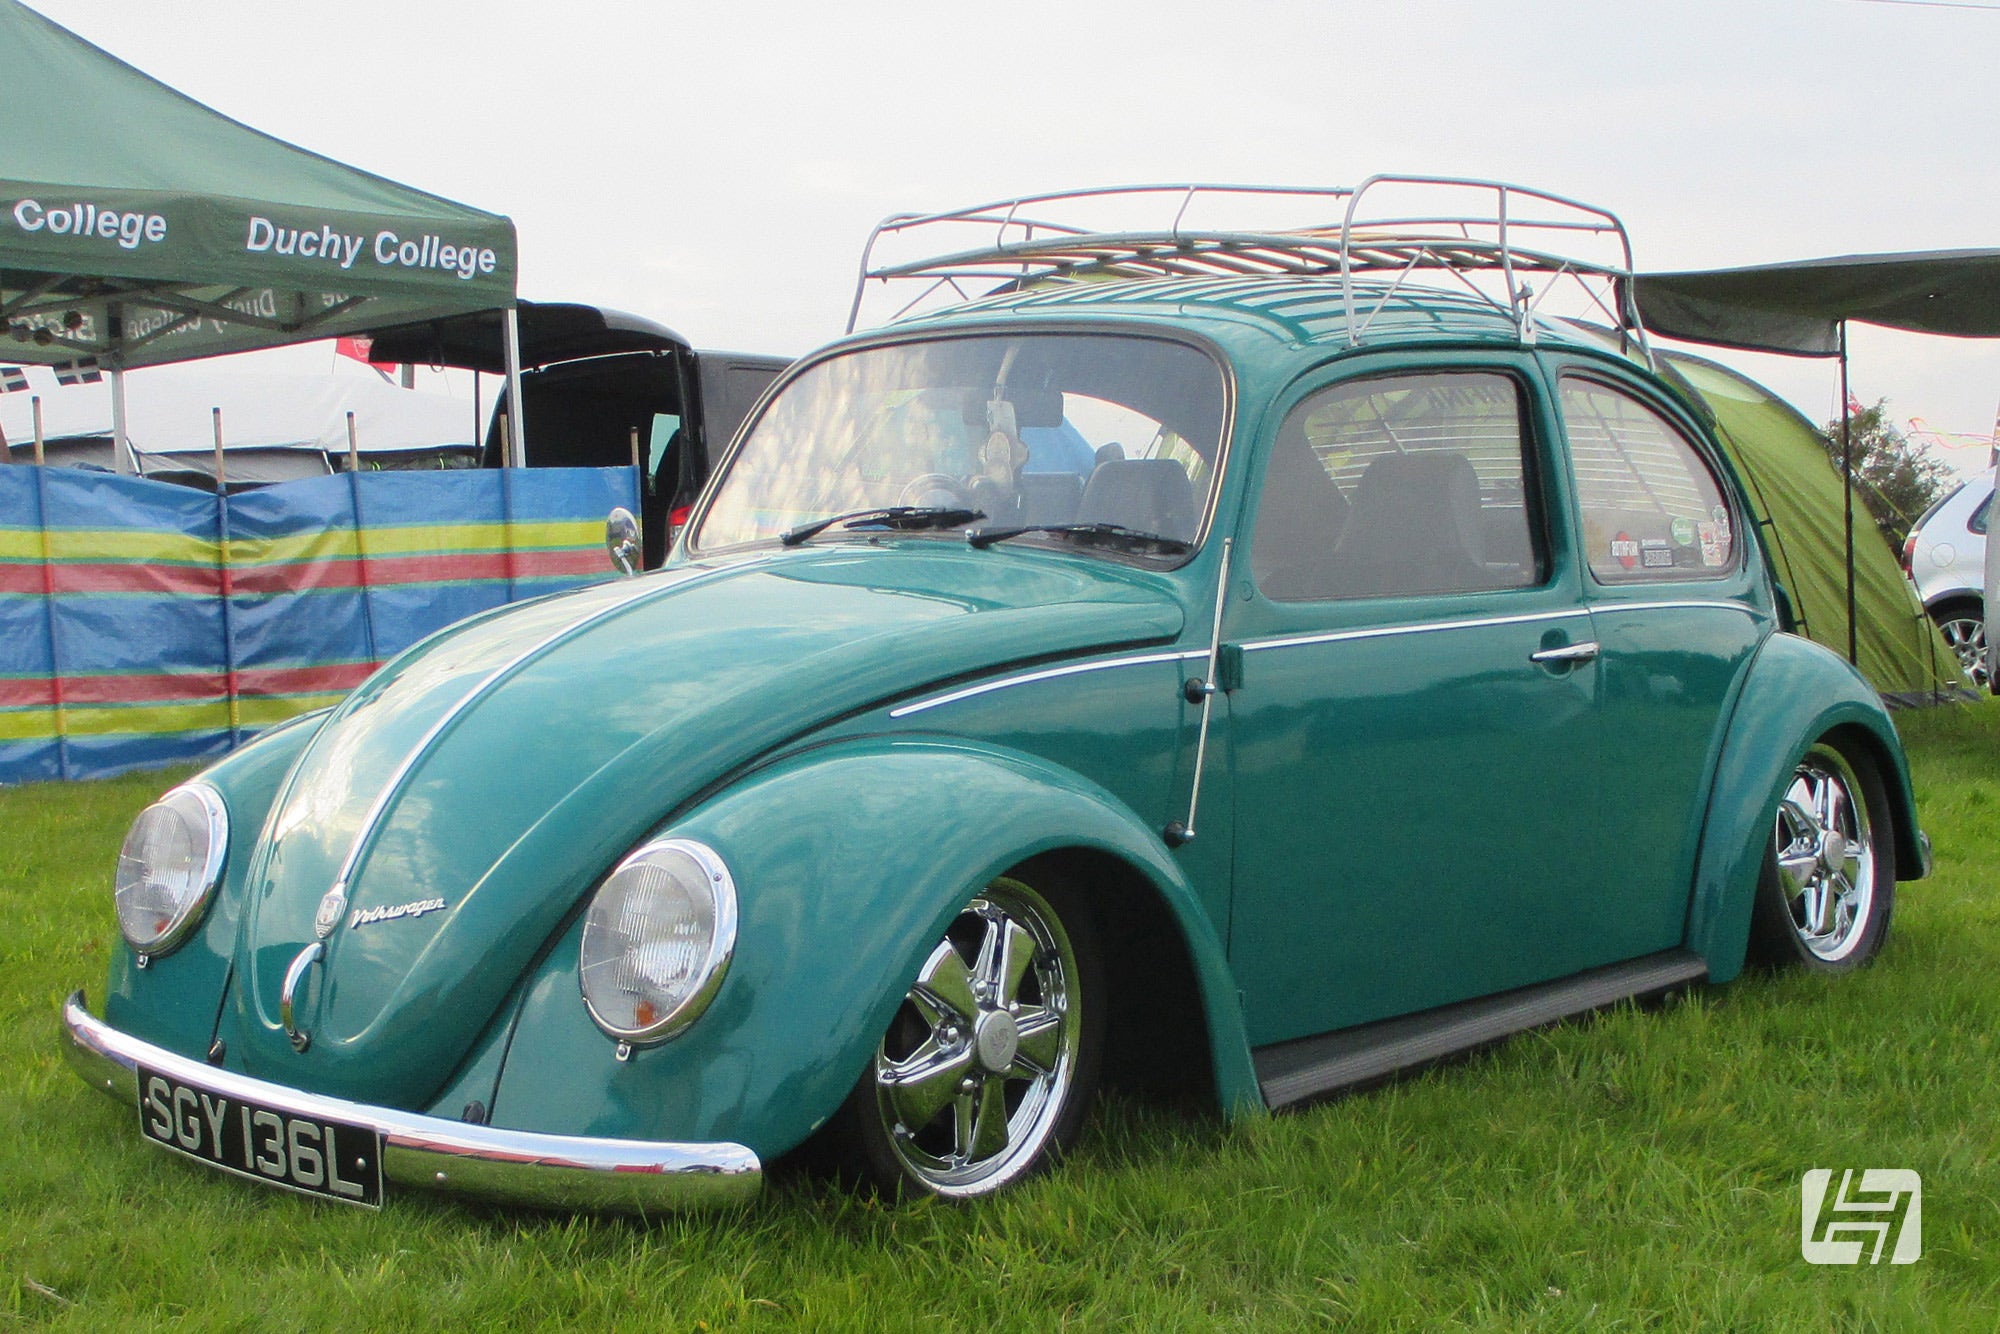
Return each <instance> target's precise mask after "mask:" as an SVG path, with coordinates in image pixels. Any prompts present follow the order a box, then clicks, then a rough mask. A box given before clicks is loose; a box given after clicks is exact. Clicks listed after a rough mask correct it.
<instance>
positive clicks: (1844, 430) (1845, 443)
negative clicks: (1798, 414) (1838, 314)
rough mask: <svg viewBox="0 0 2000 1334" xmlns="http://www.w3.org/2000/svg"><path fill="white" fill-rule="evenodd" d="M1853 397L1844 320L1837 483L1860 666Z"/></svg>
mask: <svg viewBox="0 0 2000 1334" xmlns="http://www.w3.org/2000/svg"><path fill="white" fill-rule="evenodd" d="M1853 402H1854V399H1853V398H1852V397H1851V396H1850V395H1849V394H1848V391H1847V321H1846V320H1842V321H1841V322H1840V483H1841V490H1842V491H1843V492H1844V493H1845V494H1844V495H1843V497H1842V499H1843V501H1844V502H1845V508H1846V515H1847V517H1846V523H1847V661H1848V663H1849V665H1852V666H1858V665H1860V661H1861V659H1860V655H1859V653H1858V652H1857V651H1856V650H1857V647H1858V646H1857V643H1856V637H1855V632H1854V412H1853V408H1852V407H1851V404H1852V403H1853Z"/></svg>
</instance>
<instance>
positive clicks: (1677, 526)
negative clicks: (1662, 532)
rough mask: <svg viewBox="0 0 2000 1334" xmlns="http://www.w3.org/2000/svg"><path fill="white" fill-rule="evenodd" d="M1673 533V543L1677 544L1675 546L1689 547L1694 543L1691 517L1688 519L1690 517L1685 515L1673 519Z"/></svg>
mask: <svg viewBox="0 0 2000 1334" xmlns="http://www.w3.org/2000/svg"><path fill="white" fill-rule="evenodd" d="M1673 534H1674V545H1675V546H1677V547H1691V546H1693V545H1694V520H1693V519H1690V518H1687V517H1685V516H1678V517H1676V518H1675V519H1674V523H1673Z"/></svg>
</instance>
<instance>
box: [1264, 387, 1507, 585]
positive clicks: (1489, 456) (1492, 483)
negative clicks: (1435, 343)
mask: <svg viewBox="0 0 2000 1334" xmlns="http://www.w3.org/2000/svg"><path fill="white" fill-rule="evenodd" d="M1521 408H1522V401H1521V387H1520V385H1519V383H1518V382H1516V381H1515V380H1514V379H1513V378H1512V377H1511V376H1507V375H1502V374H1498V373H1496V372H1464V373H1456V372H1453V373H1439V374H1426V375H1396V376H1380V377H1376V378H1372V379H1366V380H1349V381H1345V382H1343V383H1341V384H1337V385H1332V386H1330V387H1328V388H1326V389H1323V390H1321V391H1319V392H1318V393H1316V394H1314V395H1313V396H1312V397H1310V398H1308V399H1307V400H1306V401H1305V402H1303V403H1301V404H1299V406H1298V407H1296V408H1294V409H1293V410H1292V412H1291V413H1290V415H1288V416H1287V417H1286V418H1285V421H1284V424H1283V425H1282V426H1281V427H1280V428H1279V430H1278V438H1277V440H1276V442H1275V443H1274V445H1273V447H1272V453H1271V457H1270V460H1269V463H1268V465H1267V466H1266V468H1265V473H1264V488H1263V494H1262V496H1261V498H1260V499H1259V501H1258V504H1257V524H1256V530H1255V533H1254V535H1253V540H1252V548H1251V560H1250V563H1251V571H1252V573H1253V575H1254V576H1255V578H1256V580H1257V585H1258V587H1259V588H1261V589H1262V590H1263V591H1264V593H1265V595H1266V596H1268V597H1272V598H1276V599H1279V600H1281V601H1317V600H1321V599H1329V598H1360V597H1384V596H1406V595H1412V594H1423V593H1470V592H1479V591H1484V590H1491V589H1502V588H1520V587H1525V586H1527V585H1530V584H1536V583H1539V582H1541V579H1542V573H1543V570H1544V568H1545V563H1544V561H1543V558H1542V552H1541V549H1540V545H1539V544H1538V543H1537V541H1536V540H1535V537H1534V533H1535V529H1536V525H1535V523H1534V522H1533V521H1532V519H1531V517H1530V514H1529V506H1528V487H1527V483H1526V471H1525V467H1524V463H1523V434H1524V433H1523V431H1522V427H1521V422H1522V410H1521Z"/></svg>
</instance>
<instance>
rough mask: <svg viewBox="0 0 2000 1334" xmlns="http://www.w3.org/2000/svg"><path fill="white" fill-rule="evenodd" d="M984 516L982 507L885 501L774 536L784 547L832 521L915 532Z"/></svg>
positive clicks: (826, 526)
mask: <svg viewBox="0 0 2000 1334" xmlns="http://www.w3.org/2000/svg"><path fill="white" fill-rule="evenodd" d="M985 517H986V511H985V510H970V509H965V508H963V507H961V506H947V505H888V506H883V507H881V508H878V509H872V510H854V511H851V512H850V513H847V514H836V515H833V516H832V517H831V518H826V519H814V520H813V521H812V522H811V523H802V524H800V525H799V526H798V527H796V528H787V529H786V530H785V531H784V532H783V533H780V534H779V535H778V540H779V541H780V542H783V543H784V544H785V545H786V546H788V547H795V546H797V545H798V544H799V543H801V542H804V541H807V540H808V539H810V538H814V537H817V536H819V535H820V534H821V533H823V532H825V531H826V530H827V529H829V528H831V527H833V526H834V525H835V524H839V525H840V526H841V527H843V528H893V529H896V530H897V531H899V532H916V531H918V530H920V529H924V528H956V527H958V525H960V524H962V523H971V522H972V521H973V520H975V519H983V518H985Z"/></svg>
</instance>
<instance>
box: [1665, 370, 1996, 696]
mask: <svg viewBox="0 0 2000 1334" xmlns="http://www.w3.org/2000/svg"><path fill="white" fill-rule="evenodd" d="M1659 356H1660V359H1661V361H1662V362H1663V363H1664V364H1665V365H1666V366H1667V367H1669V368H1671V369H1672V370H1673V371H1674V372H1676V373H1678V374H1679V376H1680V377H1681V379H1682V380H1684V381H1685V382H1686V383H1687V385H1688V387H1689V388H1691V389H1692V390H1693V391H1694V392H1695V394H1696V395H1698V396H1699V398H1700V400H1701V401H1702V402H1703V403H1705V404H1706V405H1707V406H1708V408H1709V410H1710V411H1711V412H1712V413H1713V414H1714V425H1715V433H1716V435H1717V437H1718V438H1720V439H1721V441H1722V445H1723V448H1724V449H1726V450H1728V451H1729V456H1730V460H1731V462H1733V463H1734V464H1735V465H1736V470H1737V474H1738V475H1739V476H1741V477H1742V479H1743V484H1744V487H1745V489H1746V490H1747V491H1748V492H1749V494H1750V500H1751V503H1752V504H1753V505H1754V506H1755V507H1756V509H1757V518H1758V521H1759V523H1760V524H1761V525H1762V526H1763V528H1764V534H1765V544H1766V546H1768V547H1769V548H1770V551H1771V557H1772V566H1773V568H1774V570H1775V571H1776V573H1777V576H1778V579H1779V580H1780V582H1782V583H1783V584H1784V586H1785V591H1786V592H1787V593H1789V594H1790V595H1791V599H1792V608H1793V611H1794V612H1795V613H1796V615H1797V617H1798V620H1799V627H1798V628H1799V632H1800V633H1801V634H1804V635H1806V636H1807V637H1808V638H1810V639H1812V640H1814V641H1815V642H1817V643H1820V644H1824V645H1826V646H1827V647H1828V648H1830V649H1832V650H1833V651H1834V652H1836V653H1840V654H1845V653H1846V652H1847V642H1848V640H1847V567H1846V560H1847V546H1846V540H1845V537H1844V535H1843V533H1842V523H1841V514H1842V501H1843V497H1842V495H1841V480H1840V473H1839V472H1838V471H1836V470H1835V468H1834V466H1833V464H1832V463H1831V462H1829V461H1828V459H1827V456H1826V450H1825V449H1824V447H1822V446H1821V444H1820V441H1819V433H1818V432H1817V431H1816V430H1814V429H1813V426H1812V423H1810V422H1808V421H1807V420H1806V419H1805V418H1804V417H1802V416H1800V415H1799V413H1798V411H1797V410H1796V409H1795V408H1793V407H1792V406H1791V405H1790V404H1789V403H1786V402H1785V401H1784V400H1783V399H1781V398H1779V397H1778V396H1777V395H1775V394H1773V393H1772V392H1770V391H1769V390H1768V389H1765V388H1764V387H1763V386H1761V385H1759V384H1757V383H1756V382H1755V381H1753V380H1751V379H1749V378H1748V377H1746V376H1743V375H1741V374H1738V373H1737V372H1736V371H1733V370H1730V369H1729V368H1728V367H1726V366H1721V365H1718V364H1717V363H1715V362H1713V361H1708V360H1705V359H1703V358H1701V357H1696V356H1691V355H1689V354H1687V353H1684V352H1674V351H1664V350H1662V351H1660V352H1659ZM1863 527H1864V526H1862V525H1857V536H1856V539H1855V543H1854V629H1855V650H1856V663H1855V665H1856V666H1857V667H1858V668H1860V670H1861V674H1862V675H1863V676H1865V677H1867V678H1868V681H1869V683H1870V684H1871V685H1873V686H1874V687H1875V689H1876V690H1877V691H1879V692H1880V693H1881V694H1882V695H1883V696H1884V697H1885V698H1887V699H1888V700H1890V701H1891V702H1892V703H1899V704H1929V703H1934V702H1938V701H1940V700H1943V699H1948V698H1956V697H1959V696H1960V695H1961V694H1962V692H1963V691H1964V690H1965V689H1966V688H1967V686H1966V682H1965V680H1964V678H1963V677H1962V676H1961V675H1960V673H1959V670H1958V659H1957V658H1956V657H1955V656H1954V655H1953V653H1952V651H1951V649H1950V648H1949V647H1948V646H1947V645H1946V644H1945V642H1944V641H1943V639H1941V638H1940V637H1939V635H1938V632H1937V627H1936V626H1935V625H1933V624H1932V623H1931V619H1930V617H1929V616H1927V615H1925V614H1924V609H1923V604H1922V603H1920V602H1919V601H1918V600H1917V596H1916V592H1915V590H1914V589H1912V588H1911V587H1910V583H1909V581H1908V580H1907V579H1905V578H1904V577H1903V572H1902V570H1901V568H1899V567H1898V566H1897V564H1896V557H1895V553H1893V552H1892V551H1890V550H1889V546H1888V544H1887V543H1886V542H1883V541H1880V540H1878V539H1877V538H1875V537H1873V536H1871V535H1870V534H1872V533H1873V531H1874V525H1873V524H1867V525H1865V531H1863V530H1862V529H1863Z"/></svg>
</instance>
